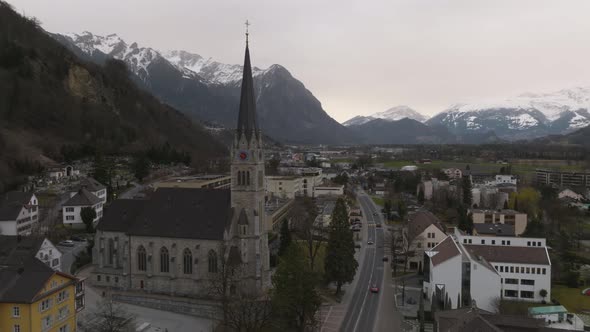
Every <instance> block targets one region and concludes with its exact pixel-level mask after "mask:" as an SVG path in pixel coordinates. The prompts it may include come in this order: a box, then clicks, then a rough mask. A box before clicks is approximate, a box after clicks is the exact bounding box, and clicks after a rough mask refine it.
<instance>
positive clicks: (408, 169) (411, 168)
mask: <svg viewBox="0 0 590 332" xmlns="http://www.w3.org/2000/svg"><path fill="white" fill-rule="evenodd" d="M417 170H418V166H414V165H407V166H403V167H402V168H401V171H402V172H415V171H417Z"/></svg>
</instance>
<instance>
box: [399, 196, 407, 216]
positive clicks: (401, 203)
mask: <svg viewBox="0 0 590 332" xmlns="http://www.w3.org/2000/svg"><path fill="white" fill-rule="evenodd" d="M397 213H398V214H399V216H400V218H402V220H404V217H405V216H406V213H407V209H406V205H405V204H404V201H403V200H402V199H400V200H399V201H397Z"/></svg>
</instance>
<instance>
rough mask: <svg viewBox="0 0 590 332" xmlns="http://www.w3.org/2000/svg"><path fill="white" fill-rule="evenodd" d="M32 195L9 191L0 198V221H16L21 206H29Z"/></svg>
mask: <svg viewBox="0 0 590 332" xmlns="http://www.w3.org/2000/svg"><path fill="white" fill-rule="evenodd" d="M32 196H33V193H26V192H22V191H10V192H7V193H6V194H4V196H2V197H0V221H5V220H16V219H17V218H18V215H19V213H20V211H21V210H22V208H23V206H25V205H27V204H29V202H30V201H31V197H32Z"/></svg>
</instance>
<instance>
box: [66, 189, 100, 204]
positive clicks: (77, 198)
mask: <svg viewBox="0 0 590 332" xmlns="http://www.w3.org/2000/svg"><path fill="white" fill-rule="evenodd" d="M100 202H101V201H100V199H99V198H98V197H96V195H94V194H93V193H91V192H90V191H88V190H87V189H86V188H80V190H78V192H77V193H76V194H75V195H74V196H72V197H71V198H70V199H68V200H67V201H66V202H65V203H64V204H63V206H93V205H96V204H98V203H100Z"/></svg>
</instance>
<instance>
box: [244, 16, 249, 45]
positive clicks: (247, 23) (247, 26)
mask: <svg viewBox="0 0 590 332" xmlns="http://www.w3.org/2000/svg"><path fill="white" fill-rule="evenodd" d="M244 24H245V25H246V45H248V36H249V35H250V33H249V32H248V28H249V27H250V25H251V24H250V22H248V20H246V23H244Z"/></svg>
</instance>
